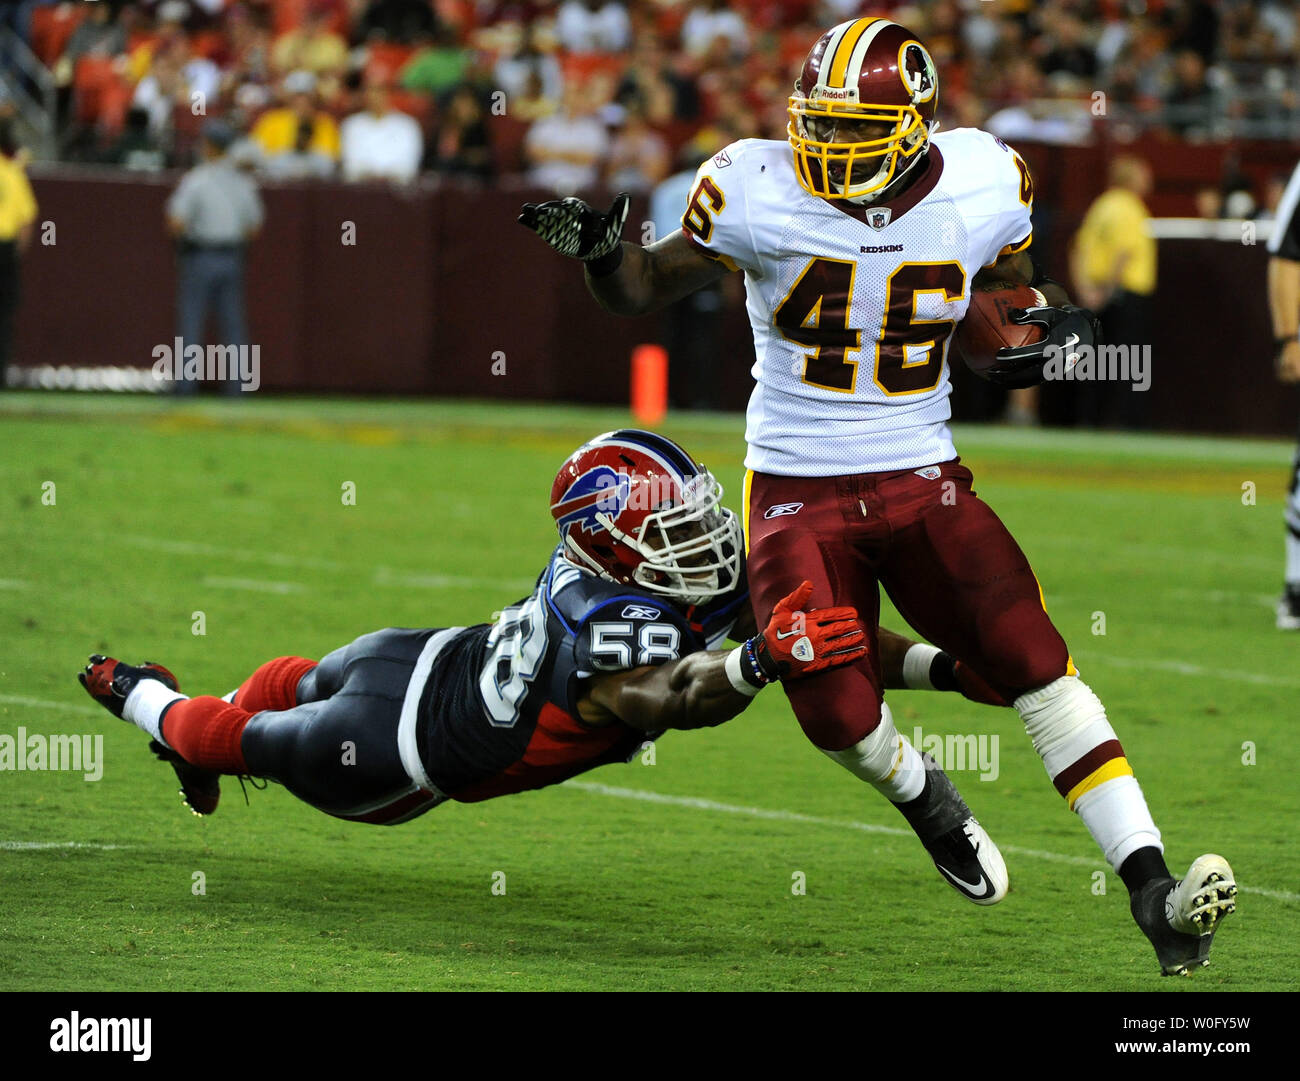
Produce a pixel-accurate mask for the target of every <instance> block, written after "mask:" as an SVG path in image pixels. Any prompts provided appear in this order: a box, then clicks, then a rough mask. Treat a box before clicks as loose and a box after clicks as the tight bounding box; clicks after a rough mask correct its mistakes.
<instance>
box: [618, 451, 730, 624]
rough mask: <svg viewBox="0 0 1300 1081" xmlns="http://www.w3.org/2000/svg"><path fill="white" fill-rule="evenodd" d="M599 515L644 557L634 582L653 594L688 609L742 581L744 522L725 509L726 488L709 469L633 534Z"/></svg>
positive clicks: (687, 484) (645, 520)
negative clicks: (740, 522)
mask: <svg viewBox="0 0 1300 1081" xmlns="http://www.w3.org/2000/svg"><path fill="white" fill-rule="evenodd" d="M596 517H597V520H598V521H599V522H600V524H601V525H602V526H604V528H605V529H606V530H607V531H608V532H609V534H610V536H611V537H613V538H614V540H615V541H617V542H618V543H621V544H625V545H627V547H629V548H631V549H632V550H633V551H634V552H636V553H637V555H639V556H640V557H641V562H640V563H639V565H638V566H637V568H636V570H635V571H633V573H632V581H633V582H635V583H636V584H637V585H638V586H640V587H641V588H642V589H644V590H646V591H648V592H650V593H658V594H660V595H662V596H665V597H668V598H670V599H671V600H673V601H675V602H677V603H680V604H683V605H686V606H688V607H689V606H691V605H697V604H703V603H705V602H706V601H708V600H709V599H710V598H712V597H717V596H721V595H722V594H724V593H727V592H729V591H730V590H732V589H734V588H735V586H736V583H737V582H738V581H739V579H740V553H741V548H742V540H741V534H740V524H739V523H738V522H737V520H736V516H735V515H734V514H733V513H732V512H731V511H729V510H727V509H726V508H725V507H724V506H722V485H721V484H719V483H718V481H717V479H716V478H715V477H714V476H713V474H712V473H709V472H708V471H705V472H702V473H700V474H698V475H697V476H694V477H692V478H690V480H689V481H688V482H687V483H686V485H685V487H684V489H683V493H682V498H681V500H680V501H677V502H676V503H675V504H674V505H671V506H666V507H663V508H662V509H660V510H656V511H653V512H651V513H650V514H648V515H646V517H645V518H644V519H643V521H642V522H641V526H640V528H639V529H638V530H637V531H636V532H635V533H629V532H624V531H623V530H621V529H619V528H618V526H617V525H616V524H615V522H614V517H613V516H612V515H609V514H606V513H598V514H597V516H596ZM606 576H608V575H606Z"/></svg>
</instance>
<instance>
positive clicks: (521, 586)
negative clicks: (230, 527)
mask: <svg viewBox="0 0 1300 1081" xmlns="http://www.w3.org/2000/svg"><path fill="white" fill-rule="evenodd" d="M117 539H118V540H119V541H122V542H123V543H125V544H129V545H131V546H132V547H135V548H144V549H146V550H148V551H154V552H170V553H172V554H173V555H186V556H197V557H200V558H204V559H225V560H230V561H232V562H244V563H261V564H264V565H266V566H268V567H278V568H281V569H286V568H287V569H291V570H314V571H330V572H333V573H340V574H346V573H349V572H357V571H361V572H363V573H364V571H365V570H366V569H367V568H365V567H362V566H359V565H358V564H356V563H345V562H343V561H342V560H336V559H319V558H315V557H311V556H290V555H284V554H283V553H281V552H258V551H253V550H249V549H243V550H240V551H232V550H231V549H229V548H223V547H221V546H220V545H216V544H204V543H202V542H201V541H181V540H168V539H165V538H162V537H147V536H138V535H130V534H127V535H120V536H118V537H117ZM368 569H369V570H370V579H369V581H370V584H371V585H375V586H385V587H392V588H397V589H498V590H509V591H516V592H517V591H519V590H527V589H532V588H533V586H534V585H535V584H536V579H535V578H479V577H475V576H473V575H462V574H421V573H417V572H413V571H399V570H394V569H393V568H391V567H385V566H373V567H370V568H368ZM233 581H236V579H215V580H214V579H206V580H205V584H208V585H212V584H221V585H229V583H230V582H233ZM238 581H240V582H243V583H248V584H246V585H244V586H242V587H241V586H230V588H246V589H255V588H257V586H256V585H255V584H253V583H257V582H258V581H260V580H259V579H255V578H241V579H238ZM266 585H267V588H266V590H265V592H268V593H274V592H282V593H287V592H297V591H298V590H300V589H307V588H309V587H308V586H306V585H304V584H302V583H288V582H286V583H266ZM277 585H292V586H294V587H295V588H294V589H292V590H286V589H278V588H276V586H277Z"/></svg>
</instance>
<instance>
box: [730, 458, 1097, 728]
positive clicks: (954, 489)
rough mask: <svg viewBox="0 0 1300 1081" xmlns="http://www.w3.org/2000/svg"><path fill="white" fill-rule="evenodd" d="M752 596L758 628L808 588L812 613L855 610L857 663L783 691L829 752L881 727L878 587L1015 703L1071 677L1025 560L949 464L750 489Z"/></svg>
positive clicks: (762, 480) (768, 481)
mask: <svg viewBox="0 0 1300 1081" xmlns="http://www.w3.org/2000/svg"><path fill="white" fill-rule="evenodd" d="M746 487H747V489H748V501H747V502H748V505H747V507H746V520H745V537H746V542H747V545H748V553H749V555H748V560H749V562H748V567H749V585H750V596H751V598H752V600H753V605H754V615H755V616H756V617H757V619H758V625H759V626H760V627H763V626H766V624H767V621H768V619H769V618H770V617H771V614H772V609H773V608H774V607H775V606H776V603H777V601H779V600H780V599H781V598H782V597H784V596H785V595H786V594H787V593H789V592H791V590H793V589H795V588H796V587H798V585H799V583H800V582H802V581H803V580H804V579H807V580H808V581H810V582H812V584H813V593H812V599H811V600H810V602H809V604H810V605H811V606H815V607H818V608H822V607H826V606H828V605H839V604H850V605H853V606H854V607H856V608H857V610H858V614H859V615H860V616H861V617H862V622H863V624H864V626H865V628H866V631H867V636H868V639H869V652H868V654H867V656H865V657H863V658H862V659H861V660H859V661H857V662H856V663H854V664H852V665H848V666H846V667H844V668H838V669H835V670H833V671H830V672H824V673H821V674H819V675H816V676H813V677H811V678H809V679H805V680H799V681H794V682H790V683H787V684H785V692H786V695H787V696H788V697H789V699H790V704H791V705H792V706H793V707H794V712H795V716H796V717H797V718H798V719H799V724H800V725H801V726H802V727H803V730H804V733H805V735H807V736H808V738H809V739H810V740H812V742H813V743H814V744H816V745H817V746H818V747H821V748H822V749H824V750H828V751H838V750H843V749H844V748H845V747H850V746H852V745H853V744H855V743H857V742H858V741H859V740H861V739H862V738H863V737H864V736H866V735H867V734H868V733H869V732H871V731H873V730H874V729H875V727H876V726H877V724H879V722H880V703H881V701H882V700H883V696H884V681H883V678H882V675H881V668H880V652H879V650H878V648H877V644H876V625H877V623H878V621H879V617H880V592H879V588H878V587H879V586H880V585H883V586H884V587H885V590H886V591H887V592H888V593H889V597H890V599H891V600H892V601H893V602H894V605H895V606H896V607H897V608H898V610H899V612H901V613H902V615H903V618H904V619H906V620H907V622H908V623H910V624H911V625H912V627H913V628H915V630H916V631H917V633H918V634H920V635H922V636H923V637H925V638H927V639H928V640H929V641H931V642H933V643H934V644H935V645H936V646H938V647H939V648H940V649H943V650H945V651H947V652H948V653H950V654H952V655H953V656H954V657H956V658H957V659H958V660H961V661H963V662H965V663H966V664H968V665H969V666H970V667H971V668H972V669H974V670H975V672H977V673H978V674H979V675H980V676H982V677H983V678H984V679H985V680H986V681H987V682H988V683H989V684H990V685H991V686H992V687H994V688H995V689H996V690H997V691H998V692H999V693H1001V694H1002V695H1004V696H1005V697H1006V699H1007V700H1008V701H1011V700H1013V699H1015V698H1017V697H1019V696H1020V695H1021V694H1023V693H1025V692H1026V691H1030V690H1034V689H1036V688H1038V687H1042V686H1045V685H1046V684H1048V683H1051V682H1052V681H1053V680H1056V679H1059V678H1060V677H1061V676H1064V675H1067V674H1069V673H1072V672H1073V671H1074V669H1073V666H1072V664H1071V662H1070V656H1069V651H1068V650H1067V649H1066V645H1065V641H1064V640H1063V639H1062V638H1061V636H1060V634H1059V633H1057V630H1056V628H1055V627H1054V626H1052V622H1051V620H1050V619H1049V618H1048V616H1047V613H1046V612H1045V611H1044V610H1043V602H1042V594H1041V592H1040V591H1039V588H1038V581H1037V579H1036V578H1035V577H1034V572H1033V571H1032V570H1031V569H1030V567H1029V561H1028V560H1027V559H1026V558H1025V554H1024V553H1023V552H1022V551H1021V550H1020V546H1019V545H1018V544H1016V542H1015V539H1014V538H1013V537H1012V536H1011V534H1010V533H1009V532H1008V531H1007V528H1006V526H1004V525H1003V524H1002V522H1001V520H1000V519H999V518H998V516H997V515H996V514H994V513H993V511H992V510H990V509H989V507H988V505H987V504H985V503H984V502H983V501H982V500H980V499H979V498H977V497H976V495H975V493H974V492H973V491H972V490H971V472H970V470H969V469H967V468H966V467H965V466H964V465H962V464H961V462H960V459H953V460H952V461H950V462H944V463H942V464H941V465H937V466H929V467H927V468H925V469H921V470H903V471H900V472H896V473H863V474H858V475H854V476H844V477H777V476H771V475H770V474H764V473H753V474H751V475H750V477H749V478H748V480H747V484H746Z"/></svg>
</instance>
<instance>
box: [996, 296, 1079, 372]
mask: <svg viewBox="0 0 1300 1081" xmlns="http://www.w3.org/2000/svg"><path fill="white" fill-rule="evenodd" d="M1007 316H1008V318H1009V319H1010V320H1011V321H1012V322H1013V323H1021V324H1023V325H1025V326H1038V327H1042V328H1043V330H1044V332H1045V333H1044V335H1043V340H1042V341H1041V342H1034V344H1033V345H1020V346H1016V347H1014V348H1003V349H999V350H998V363H997V364H996V365H994V366H993V367H992V368H989V369H987V370H986V371H984V372H983V373H982V374H983V376H984V378H985V379H987V380H988V381H989V382H990V383H996V384H997V385H998V386H1000V387H1010V388H1011V389H1016V388H1019V387H1036V386H1038V384H1039V383H1041V382H1043V379H1044V373H1043V369H1044V368H1045V367H1046V366H1047V364H1048V362H1049V361H1050V360H1051V359H1052V357H1053V356H1060V357H1063V358H1064V361H1065V367H1066V368H1067V369H1069V368H1072V367H1073V366H1074V361H1075V360H1077V359H1078V352H1077V348H1078V347H1079V346H1087V347H1089V348H1095V347H1096V345H1097V340H1098V338H1099V337H1100V333H1101V322H1100V320H1098V318H1097V317H1096V316H1095V315H1093V314H1092V312H1090V311H1088V309H1087V308H1079V307H1076V306H1075V305H1073V304H1065V305H1062V306H1061V307H1059V308H1046V307H1044V308H1013V309H1012V310H1011V311H1010V312H1008V313H1007ZM1053 346H1055V347H1056V348H1055V349H1053ZM1049 349H1051V350H1052V354H1051V355H1049V354H1048V350H1049ZM1058 349H1059V350H1060V352H1059V353H1057V351H1056V350H1058Z"/></svg>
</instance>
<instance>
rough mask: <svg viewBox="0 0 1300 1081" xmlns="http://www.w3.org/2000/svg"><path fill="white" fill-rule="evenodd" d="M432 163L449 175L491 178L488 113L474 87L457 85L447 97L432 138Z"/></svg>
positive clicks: (436, 168) (441, 171) (434, 166)
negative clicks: (435, 132)
mask: <svg viewBox="0 0 1300 1081" xmlns="http://www.w3.org/2000/svg"><path fill="white" fill-rule="evenodd" d="M432 165H433V168H434V169H435V170H436V171H438V172H440V173H444V174H447V175H449V176H468V177H475V178H477V179H479V180H488V179H490V178H491V176H492V171H493V170H492V146H491V142H490V141H489V139H488V129H487V113H486V112H485V110H484V108H483V103H482V102H481V101H480V100H479V97H478V95H477V94H476V93H475V92H474V89H473V87H469V86H462V87H458V88H457V89H456V90H455V91H454V92H453V93H452V95H451V97H450V99H449V100H448V101H447V105H446V107H445V108H444V109H443V113H442V119H441V121H440V123H439V124H438V130H437V134H436V135H435V137H434V140H433V160H432Z"/></svg>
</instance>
